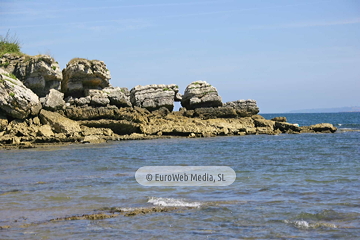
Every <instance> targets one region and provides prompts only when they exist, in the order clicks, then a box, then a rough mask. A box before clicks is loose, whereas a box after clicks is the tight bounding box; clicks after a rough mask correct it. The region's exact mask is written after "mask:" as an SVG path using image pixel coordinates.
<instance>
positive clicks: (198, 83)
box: [193, 82, 201, 85]
mask: <svg viewBox="0 0 360 240" xmlns="http://www.w3.org/2000/svg"><path fill="white" fill-rule="evenodd" d="M193 84H195V85H200V84H201V83H200V82H194V83H193Z"/></svg>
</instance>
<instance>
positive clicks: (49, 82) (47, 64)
mask: <svg viewBox="0 0 360 240" xmlns="http://www.w3.org/2000/svg"><path fill="white" fill-rule="evenodd" d="M0 66H2V68H3V69H5V70H6V71H7V72H9V73H12V74H14V75H15V76H16V77H17V78H18V79H19V80H20V81H22V82H23V83H24V85H25V86H26V87H28V88H30V89H31V90H32V91H33V92H34V93H36V94H37V95H38V96H39V97H45V95H46V94H48V93H49V91H50V89H57V90H59V89H60V84H61V80H62V74H61V70H60V67H59V64H58V63H57V62H56V61H55V60H54V58H52V57H50V56H48V55H37V56H28V55H21V56H19V55H13V54H4V55H3V56H2V57H1V58H0Z"/></svg>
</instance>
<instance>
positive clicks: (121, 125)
mask: <svg viewBox="0 0 360 240" xmlns="http://www.w3.org/2000/svg"><path fill="white" fill-rule="evenodd" d="M79 123H80V124H81V125H82V126H87V127H93V128H109V129H111V130H112V131H113V132H114V133H116V134H120V135H125V134H131V133H140V129H139V124H138V123H133V122H129V121H126V120H110V119H101V120H90V121H79Z"/></svg>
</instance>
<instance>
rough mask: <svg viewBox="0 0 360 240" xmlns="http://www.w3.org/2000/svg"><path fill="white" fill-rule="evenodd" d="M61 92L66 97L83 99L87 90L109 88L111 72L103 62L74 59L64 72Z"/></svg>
mask: <svg viewBox="0 0 360 240" xmlns="http://www.w3.org/2000/svg"><path fill="white" fill-rule="evenodd" d="M62 73H63V81H62V83H61V90H62V92H63V93H65V95H66V96H74V97H83V96H84V91H85V90H86V89H103V88H105V87H108V86H109V80H110V78H111V76H110V71H109V70H108V69H107V68H106V65H105V63H104V62H102V61H98V60H87V59H84V58H74V59H72V60H71V61H70V62H69V63H68V64H67V65H66V68H65V69H64V70H63V71H62Z"/></svg>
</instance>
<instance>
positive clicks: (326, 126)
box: [310, 123, 337, 133]
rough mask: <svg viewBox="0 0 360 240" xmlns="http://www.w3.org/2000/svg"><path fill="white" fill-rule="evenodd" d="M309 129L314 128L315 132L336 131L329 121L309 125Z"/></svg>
mask: <svg viewBox="0 0 360 240" xmlns="http://www.w3.org/2000/svg"><path fill="white" fill-rule="evenodd" d="M310 129H312V130H314V131H315V132H332V133H334V132H336V130H337V128H336V127H334V125H332V124H330V123H319V124H315V125H311V126H310Z"/></svg>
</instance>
